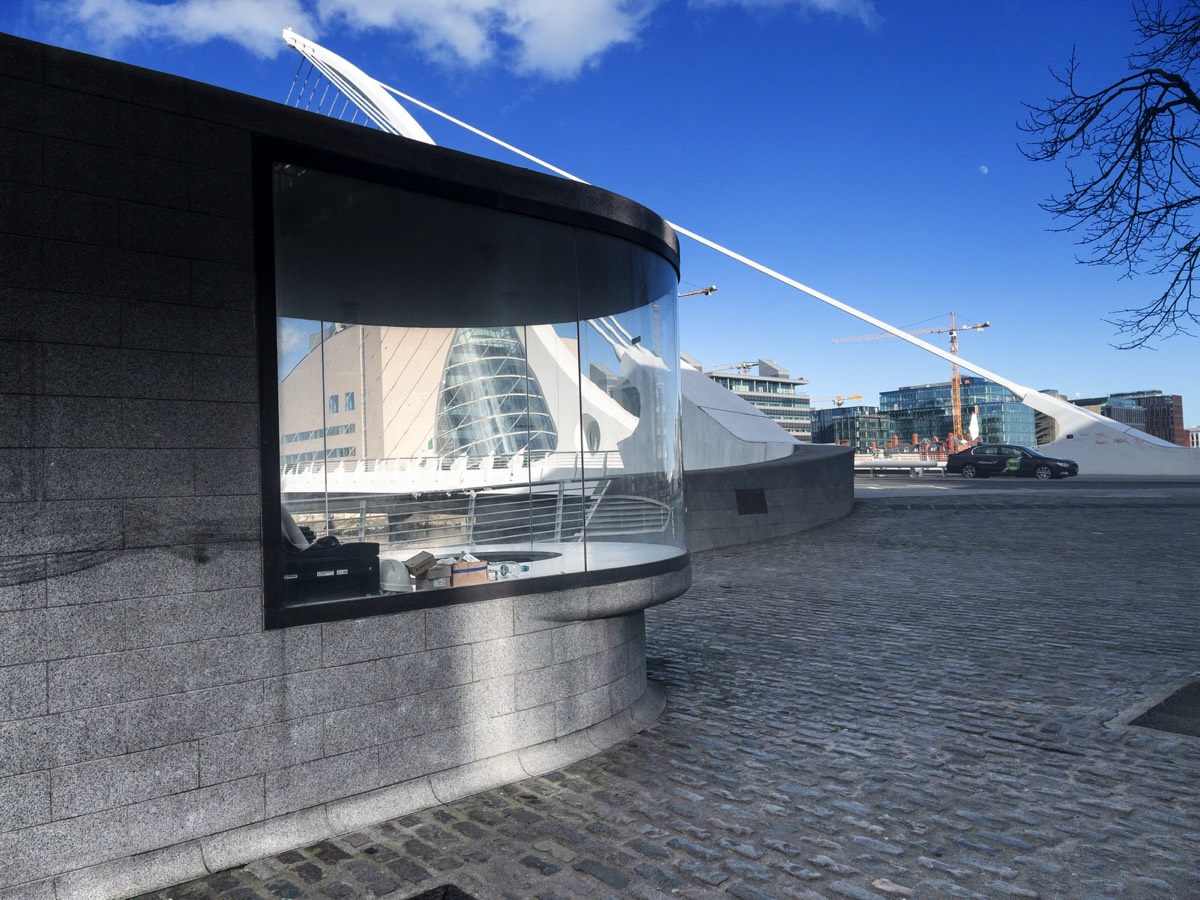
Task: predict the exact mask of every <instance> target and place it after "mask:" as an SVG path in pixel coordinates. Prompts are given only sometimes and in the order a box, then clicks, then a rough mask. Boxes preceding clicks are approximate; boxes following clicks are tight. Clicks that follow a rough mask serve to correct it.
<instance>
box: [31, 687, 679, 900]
mask: <svg viewBox="0 0 1200 900" xmlns="http://www.w3.org/2000/svg"><path fill="white" fill-rule="evenodd" d="M665 708H666V694H665V693H664V692H663V690H662V688H660V687H659V686H658V685H656V684H654V683H652V682H647V684H646V690H645V692H644V693H643V694H642V696H641V697H640V698H639V699H638V701H637V702H636V703H634V704H633V705H632V706H630V707H629V708H628V709H625V710H622V711H621V712H619V713H618V714H616V715H614V716H611V717H609V718H608V719H606V720H604V721H603V722H597V723H596V724H595V725H592V726H591V727H589V728H585V729H583V730H582V731H578V732H575V733H574V734H570V735H566V736H564V737H562V738H557V739H555V740H550V741H543V742H542V743H540V744H534V745H531V746H529V747H524V748H522V749H520V750H514V751H512V752H509V753H504V754H501V755H500V756H496V757H493V758H491V759H485V760H480V761H479V762H475V763H470V764H468V765H465V766H460V767H458V768H455V769H448V770H446V771H442V772H434V773H431V774H429V775H425V776H422V777H420V778H414V779H411V780H410V781H405V782H402V783H399V784H394V785H391V786H389V787H385V788H380V789H379V790H375V791H368V792H366V793H363V794H357V795H355V796H352V797H346V798H343V799H340V800H335V801H331V802H329V803H322V804H319V805H317V806H312V807H309V808H307V809H302V810H297V811H295V812H292V813H288V814H287V815H283V816H278V817H276V818H273V819H268V820H266V821H264V822H256V823H255V824H253V825H248V826H246V827H244V828H237V829H233V830H231V831H226V832H222V833H220V834H215V835H212V836H210V837H207V838H202V839H199V840H196V841H191V842H189V843H187V844H181V845H176V846H172V847H167V848H164V849H162V850H159V851H155V852H151V853H144V854H141V855H139V856H135V857H131V858H128V859H122V860H116V861H113V862H111V863H105V864H102V865H99V866H93V867H91V868H88V869H82V870H79V871H76V872H72V873H70V874H68V875H63V876H61V877H60V878H58V879H56V880H55V882H54V884H53V886H51V884H50V882H43V883H42V885H41V888H43V889H44V890H45V893H44V896H45V897H47V898H51V897H54V898H56V900H120V898H123V897H129V896H132V895H134V894H138V893H143V892H146V891H152V890H157V889H161V888H163V887H168V886H170V885H173V884H180V883H182V882H185V881H191V880H192V879H195V878H201V877H203V876H205V875H209V874H211V873H213V872H220V871H222V870H224V869H230V868H233V867H235V866H240V865H245V864H247V863H250V862H253V861H254V860H257V859H262V858H264V857H267V856H272V855H274V854H277V853H282V852H283V851H285V850H289V849H292V848H295V847H303V846H307V845H309V844H314V843H316V842H318V841H322V840H326V839H328V838H332V837H337V836H338V835H341V834H346V833H348V832H351V831H356V830H358V829H360V828H364V827H367V826H369V825H374V824H378V823H379V822H384V821H387V820H388V819H394V818H398V817H400V816H405V815H408V814H409V813H414V812H418V811H419V810H422V809H427V808H428V807H431V806H439V805H441V804H444V803H450V802H453V801H454V800H459V799H461V798H463V797H468V796H470V795H472V794H477V793H479V792H480V791H486V790H491V789H493V788H497V787H501V786H503V785H506V784H512V783H513V782H517V781H523V780H524V779H526V778H532V777H534V776H537V775H542V774H545V773H546V772H552V771H554V770H556V769H561V768H563V767H564V766H569V765H571V764H572V763H576V762H579V761H580V760H582V759H587V758H588V757H590V756H593V755H595V754H596V753H599V752H600V751H602V750H606V749H607V748H609V747H611V746H613V745H614V744H618V743H620V742H621V741H624V740H627V739H628V738H630V737H632V736H633V735H635V734H637V733H638V732H639V731H642V730H644V729H646V728H649V727H650V726H651V725H653V724H654V723H655V722H656V721H658V718H659V717H660V716H661V715H662V713H663V710H664V709H665ZM38 889H39V887H38V886H36V885H30V890H31V891H33V893H30V894H28V895H23V896H28V897H29V898H30V900H33V898H35V897H40V896H43V894H39V893H36V891H37V890H38ZM52 890H53V891H56V892H57V893H51V892H50V891H52Z"/></svg>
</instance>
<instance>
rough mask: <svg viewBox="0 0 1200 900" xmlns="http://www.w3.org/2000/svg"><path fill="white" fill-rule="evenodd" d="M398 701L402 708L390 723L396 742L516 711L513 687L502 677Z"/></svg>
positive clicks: (511, 682)
mask: <svg viewBox="0 0 1200 900" xmlns="http://www.w3.org/2000/svg"><path fill="white" fill-rule="evenodd" d="M400 700H401V703H402V704H404V706H402V708H401V713H400V715H399V716H397V718H396V720H395V721H394V722H393V724H392V727H393V729H395V732H394V735H393V736H394V737H395V738H397V739H399V738H401V737H404V736H407V735H412V734H424V733H426V732H431V731H441V730H443V729H445V728H449V727H452V726H455V725H465V724H467V723H470V722H475V721H478V720H481V719H492V718H496V717H497V716H504V715H508V714H509V713H511V712H513V711H514V710H515V709H516V687H515V685H514V682H513V679H512V677H511V676H505V677H502V678H493V679H491V680H489V681H477V682H472V683H471V684H463V685H458V686H456V687H451V688H444V689H442V690H437V691H430V692H428V693H425V694H420V695H418V696H417V697H415V698H406V697H402V698H400ZM409 704H411V705H409Z"/></svg>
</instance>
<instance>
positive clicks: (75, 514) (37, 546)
mask: <svg viewBox="0 0 1200 900" xmlns="http://www.w3.org/2000/svg"><path fill="white" fill-rule="evenodd" d="M0 534H4V535H6V536H7V540H8V548H7V549H8V551H9V552H10V553H11V554H12V555H14V556H26V555H33V554H41V553H70V552H74V551H82V550H104V549H108V548H115V547H119V546H120V545H121V504H120V501H110V500H84V501H78V502H76V501H55V502H37V503H3V504H0Z"/></svg>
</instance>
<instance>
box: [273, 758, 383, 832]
mask: <svg viewBox="0 0 1200 900" xmlns="http://www.w3.org/2000/svg"><path fill="white" fill-rule="evenodd" d="M377 766H378V760H377V755H376V750H375V748H371V749H368V750H359V751H356V752H354V753H344V754H342V755H341V756H333V757H328V758H325V759H318V760H314V761H312V762H308V763H303V764H301V765H298V766H291V767H290V768H286V769H277V770H275V771H273V772H268V773H267V776H266V814H267V816H268V817H271V816H278V815H283V814H284V813H289V812H295V811H296V810H299V809H305V808H306V807H310V806H317V805H318V804H321V803H327V802H329V801H331V800H341V799H343V798H346V797H351V796H354V795H355V794H363V793H366V792H367V791H370V790H373V789H374V788H375V786H376V784H377V780H376V770H377Z"/></svg>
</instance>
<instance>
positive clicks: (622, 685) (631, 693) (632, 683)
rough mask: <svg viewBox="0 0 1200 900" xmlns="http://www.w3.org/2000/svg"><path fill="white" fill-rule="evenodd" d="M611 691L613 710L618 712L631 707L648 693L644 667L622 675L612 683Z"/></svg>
mask: <svg viewBox="0 0 1200 900" xmlns="http://www.w3.org/2000/svg"><path fill="white" fill-rule="evenodd" d="M609 692H610V694H611V697H612V711H613V712H614V713H615V712H618V711H619V710H622V709H629V708H630V707H632V706H633V705H634V704H635V703H637V702H638V700H639V699H641V696H642V694H644V693H646V672H645V669H644V668H640V667H639V668H636V669H634V670H633V671H631V672H628V673H627V674H625V675H623V676H621V677H620V678H618V679H617V680H616V681H614V682H613V683H612V684H611V685H609Z"/></svg>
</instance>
